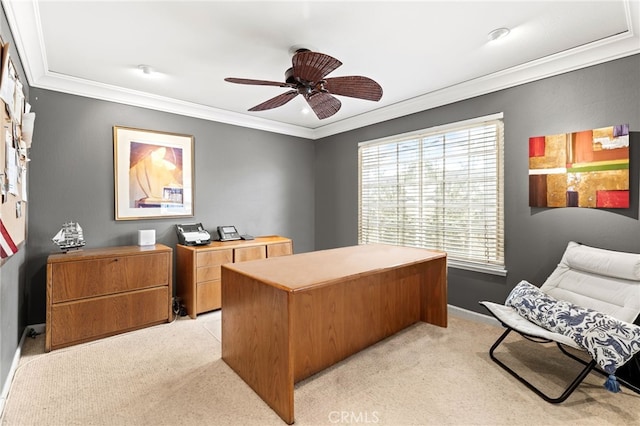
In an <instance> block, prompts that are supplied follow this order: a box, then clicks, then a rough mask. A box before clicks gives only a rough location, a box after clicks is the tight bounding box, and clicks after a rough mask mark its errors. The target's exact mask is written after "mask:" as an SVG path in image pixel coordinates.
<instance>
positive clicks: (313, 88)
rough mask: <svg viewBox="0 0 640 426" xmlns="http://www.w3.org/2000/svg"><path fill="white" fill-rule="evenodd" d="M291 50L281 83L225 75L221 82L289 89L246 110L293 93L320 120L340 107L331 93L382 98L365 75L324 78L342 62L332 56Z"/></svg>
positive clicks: (280, 101)
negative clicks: (299, 96)
mask: <svg viewBox="0 0 640 426" xmlns="http://www.w3.org/2000/svg"><path fill="white" fill-rule="evenodd" d="M294 49H295V50H294ZM292 50H293V57H292V58H291V62H292V65H293V66H292V67H291V68H289V69H288V70H287V71H286V72H285V81H284V82H277V81H268V80H253V79H246V78H235V77H228V78H225V81H228V82H230V83H237V84H250V85H257V86H278V87H288V88H289V89H291V90H289V91H288V92H285V93H282V94H280V95H278V96H275V97H273V98H271V99H268V100H266V101H265V102H263V103H261V104H259V105H256V106H254V107H253V108H250V109H249V111H265V110H268V109H273V108H277V107H280V106H282V105H284V104H286V103H287V102H289V101H291V100H292V99H293V98H295V97H296V96H298V95H302V96H303V97H304V99H305V100H306V101H307V103H308V104H309V107H310V108H311V109H312V110H313V112H314V113H315V114H316V116H317V117H318V118H319V119H320V120H322V119H325V118H328V117H331V116H333V115H334V114H335V113H336V112H338V111H339V110H340V107H341V106H342V103H341V102H340V101H339V100H338V99H337V98H336V97H335V96H334V95H338V96H348V97H352V98H358V99H366V100H369V101H376V102H377V101H379V100H380V99H381V98H382V87H381V86H380V85H379V84H378V83H376V82H375V81H373V80H372V79H370V78H368V77H362V76H345V77H334V78H325V77H326V76H327V75H328V74H329V73H331V72H332V71H334V70H335V69H336V68H338V67H339V66H340V65H342V62H340V61H339V60H337V59H336V58H333V57H331V56H329V55H325V54H324V53H319V52H313V51H311V50H309V49H306V48H301V47H296V46H293V47H292V48H291V49H289V51H290V52H291V51H292Z"/></svg>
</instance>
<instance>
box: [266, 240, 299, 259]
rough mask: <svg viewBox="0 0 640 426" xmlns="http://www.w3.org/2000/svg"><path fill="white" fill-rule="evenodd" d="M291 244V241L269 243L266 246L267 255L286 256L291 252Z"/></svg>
mask: <svg viewBox="0 0 640 426" xmlns="http://www.w3.org/2000/svg"><path fill="white" fill-rule="evenodd" d="M292 245H293V244H291V242H286V243H277V244H269V245H268V246H267V257H277V256H287V255H290V254H293V247H292Z"/></svg>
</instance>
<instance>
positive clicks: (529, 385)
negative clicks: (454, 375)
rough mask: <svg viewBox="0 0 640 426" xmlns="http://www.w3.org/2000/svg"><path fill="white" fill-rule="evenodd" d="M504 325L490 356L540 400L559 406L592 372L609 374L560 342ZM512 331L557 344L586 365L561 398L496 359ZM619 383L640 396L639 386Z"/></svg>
mask: <svg viewBox="0 0 640 426" xmlns="http://www.w3.org/2000/svg"><path fill="white" fill-rule="evenodd" d="M502 325H503V326H504V327H506V328H507V329H506V330H505V332H504V333H502V335H501V336H500V337H499V338H498V340H496V342H495V343H494V344H493V345H492V346H491V349H489V356H490V357H491V359H492V360H493V362H495V363H496V364H498V365H499V366H500V367H502V368H503V369H504V370H505V371H507V372H508V373H509V374H511V375H512V376H513V377H515V378H516V379H518V380H519V381H520V382H521V383H522V384H524V385H525V386H526V387H527V388H529V389H530V390H532V391H533V392H534V393H535V394H536V395H538V396H539V397H540V398H542V399H544V400H545V401H547V402H550V403H552V404H559V403H561V402H563V401H565V400H566V399H567V398H568V397H569V396H570V395H571V394H572V393H573V391H575V390H576V389H577V388H578V386H579V385H580V383H582V381H583V380H584V379H585V378H586V377H587V376H588V375H589V373H590V372H591V371H595V372H597V373H599V374H601V375H603V376H605V377H606V376H607V373H605V372H604V371H602V370H601V369H600V368H598V367H597V363H596V361H595V360H591V361H590V362H587V361H585V360H583V359H580V358H579V357H577V356H575V355H574V354H572V353H570V352H568V351H567V350H566V349H565V348H564V346H563V345H562V344H561V343H558V342H556V341H553V340H550V339H543V338H540V337H537V336H531V335H528V334H525V333H522V332H520V331H518V330H516V329H514V328H512V327H509V326H508V325H506V324H504V323H502ZM512 331H515V332H516V333H518V334H519V335H521V336H522V337H524V338H525V339H527V340H530V341H532V342H535V343H555V344H556V345H557V346H558V348H559V349H560V351H561V352H562V353H563V354H565V355H566V356H568V357H569V358H571V359H573V360H575V361H577V362H579V363H580V364H582V365H584V368H583V369H582V370H581V371H580V373H578V375H577V376H576V377H575V379H573V381H572V382H571V383H569V385H568V386H567V387H566V389H565V390H564V391H563V392H562V394H561V395H560V396H558V397H556V398H554V397H551V396H549V395H547V394H546V393H544V392H542V391H541V390H540V389H538V388H537V387H536V386H534V385H533V384H532V383H531V382H529V381H528V380H526V379H525V378H523V377H522V376H520V375H519V374H518V373H516V372H515V371H514V370H512V369H511V368H510V367H509V366H507V365H506V364H505V363H503V362H502V361H500V360H499V359H498V358H496V356H495V354H494V351H495V350H496V349H497V348H498V346H500V344H501V343H502V341H503V340H504V339H505V338H506V337H507V336H508V335H509V334H510V333H511V332H512ZM618 381H619V382H620V383H622V384H623V385H625V386H626V387H628V388H629V389H631V390H633V391H634V392H636V393H639V394H640V388H638V387H637V386H634V385H632V384H631V383H628V382H627V381H626V380H624V379H620V378H618Z"/></svg>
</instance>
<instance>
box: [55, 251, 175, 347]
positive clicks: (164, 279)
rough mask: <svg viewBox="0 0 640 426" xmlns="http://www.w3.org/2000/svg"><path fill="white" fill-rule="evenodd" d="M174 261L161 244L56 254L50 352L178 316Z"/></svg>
mask: <svg viewBox="0 0 640 426" xmlns="http://www.w3.org/2000/svg"><path fill="white" fill-rule="evenodd" d="M172 265H173V250H172V249H171V248H170V247H167V246H164V245H161V244H156V245H155V246H149V247H139V246H123V247H107V248H97V249H86V250H81V251H76V252H69V253H59V254H52V255H50V256H49V257H48V259H47V318H46V337H45V351H47V352H49V351H50V350H53V349H58V348H62V347H65V346H70V345H75V344H78V343H82V342H87V341H91V340H95V339H99V338H102V337H106V336H111V335H114V334H118V333H123V332H125V331H131V330H135V329H138V328H143V327H148V326H150V325H154V324H160V323H163V322H167V321H169V320H170V319H172V317H173V313H172V309H171V301H172V296H173V288H172Z"/></svg>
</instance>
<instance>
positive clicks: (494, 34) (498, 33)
mask: <svg viewBox="0 0 640 426" xmlns="http://www.w3.org/2000/svg"><path fill="white" fill-rule="evenodd" d="M510 32H511V30H509V28H496V29H495V30H493V31H491V32H490V33H489V34H487V38H488V39H489V41H494V40H498V39H500V38H504V37H506V36H507V35H508V34H509V33H510Z"/></svg>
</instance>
